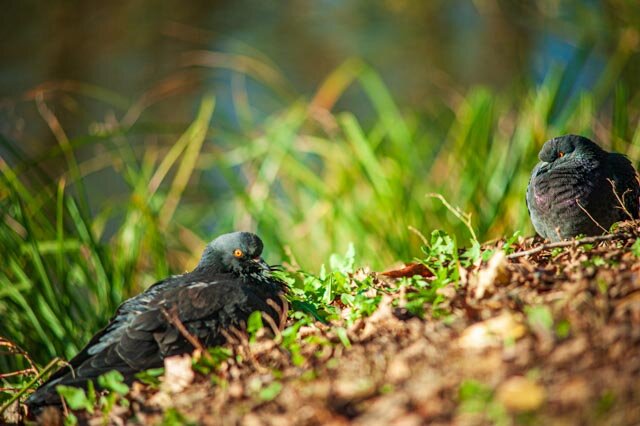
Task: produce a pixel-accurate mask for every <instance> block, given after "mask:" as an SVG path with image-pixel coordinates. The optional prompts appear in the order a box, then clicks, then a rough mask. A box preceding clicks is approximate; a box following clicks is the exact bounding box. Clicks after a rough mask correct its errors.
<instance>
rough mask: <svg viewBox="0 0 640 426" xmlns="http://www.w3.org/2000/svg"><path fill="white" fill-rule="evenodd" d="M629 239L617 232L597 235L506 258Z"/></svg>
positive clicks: (521, 252) (540, 247)
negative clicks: (559, 248)
mask: <svg viewBox="0 0 640 426" xmlns="http://www.w3.org/2000/svg"><path fill="white" fill-rule="evenodd" d="M629 238H634V236H633V235H631V234H628V233H625V232H619V233H616V234H608V235H598V236H595V237H587V238H582V239H580V240H569V241H558V242H555V243H547V244H541V245H539V246H538V247H535V248H532V249H530V250H524V251H519V252H516V253H511V254H510V255H508V256H507V259H515V258H518V257H523V256H530V255H532V254H536V253H540V252H541V251H543V250H548V249H553V248H558V247H578V246H581V245H584V244H593V243H599V242H602V241H611V240H628V239H629Z"/></svg>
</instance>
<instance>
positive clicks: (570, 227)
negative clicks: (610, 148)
mask: <svg viewBox="0 0 640 426" xmlns="http://www.w3.org/2000/svg"><path fill="white" fill-rule="evenodd" d="M538 157H539V158H540V162H539V163H538V164H537V165H536V166H535V168H534V169H533V172H532V173H531V179H530V180H529V186H528V188H527V197H526V200H527V208H528V209H529V216H530V217H531V222H532V223H533V227H534V228H535V230H536V232H537V233H538V234H539V235H540V236H541V237H543V238H546V239H548V240H551V241H560V240H564V239H567V238H572V237H575V236H576V235H579V234H584V235H600V234H602V233H604V232H605V231H608V230H609V228H610V227H611V225H612V224H614V223H615V222H619V221H622V220H629V219H637V218H638V215H639V212H638V203H639V201H638V198H639V197H640V187H639V185H638V179H637V178H636V171H635V169H634V168H633V165H632V164H631V162H630V161H629V159H628V158H627V157H625V156H624V155H622V154H618V153H610V152H606V151H604V150H603V149H602V148H600V147H599V146H598V145H596V144H595V143H594V142H593V141H591V140H589V139H587V138H585V137H583V136H577V135H566V136H560V137H557V138H553V139H551V140H549V141H547V142H546V143H545V144H544V146H543V147H542V149H541V150H540V153H539V155H538Z"/></svg>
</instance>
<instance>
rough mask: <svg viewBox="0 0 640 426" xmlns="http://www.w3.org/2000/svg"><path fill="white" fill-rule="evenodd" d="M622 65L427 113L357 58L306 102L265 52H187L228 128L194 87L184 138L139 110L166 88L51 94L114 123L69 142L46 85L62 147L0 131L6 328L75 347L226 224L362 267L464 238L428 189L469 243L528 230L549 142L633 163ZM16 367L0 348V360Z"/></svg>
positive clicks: (40, 348) (0, 289)
mask: <svg viewBox="0 0 640 426" xmlns="http://www.w3.org/2000/svg"><path fill="white" fill-rule="evenodd" d="M623 53H624V52H623ZM212 55H213V56H212ZM621 55H622V54H621ZM223 59H224V60H223ZM623 59H624V57H616V61H617V62H616V64H617V65H616V66H615V67H613V66H612V67H609V68H607V69H606V71H605V72H604V73H603V74H602V76H601V78H600V80H599V81H598V83H597V85H596V87H597V91H594V92H585V91H582V92H577V93H576V95H574V96H572V97H571V98H569V99H564V98H563V97H564V96H566V94H567V93H572V92H573V88H572V87H571V85H572V79H571V75H567V74H566V73H565V72H563V70H561V69H558V70H557V71H556V72H554V73H551V74H550V75H549V76H548V78H547V79H546V80H545V81H544V82H543V83H542V84H540V85H533V84H531V85H529V86H528V87H519V88H515V89H512V90H509V91H507V92H506V93H496V92H493V91H491V90H489V89H487V88H483V87H473V88H471V89H469V90H468V91H467V92H466V93H464V94H459V93H456V94H452V96H451V99H452V101H450V102H441V103H439V104H438V105H437V108H432V109H430V110H429V111H430V112H429V113H427V112H416V111H405V110H403V108H401V107H400V106H399V105H397V104H396V103H395V102H394V99H393V96H392V94H391V93H390V91H389V89H388V87H387V86H386V85H385V83H384V81H383V79H382V78H381V77H380V75H378V74H377V73H376V72H375V70H373V69H371V68H370V67H368V66H367V65H366V64H363V63H361V62H359V61H357V60H350V61H348V62H346V63H345V64H343V65H342V66H341V67H339V68H338V69H336V70H335V71H334V72H333V73H332V74H331V75H329V76H328V77H327V79H326V80H325V81H324V82H322V84H320V85H319V88H318V90H317V92H316V93H314V94H313V96H311V97H310V98H306V97H304V96H298V95H296V94H295V93H293V92H292V90H291V89H290V88H289V87H288V86H287V83H286V81H285V79H284V78H283V77H282V76H281V75H280V74H279V73H278V72H277V70H275V68H274V67H272V66H271V65H270V64H268V62H266V61H260V60H257V59H253V58H246V57H243V56H240V55H238V56H233V55H226V56H224V58H221V57H219V56H215V55H214V54H212V53H210V52H194V53H193V54H192V55H191V56H189V57H188V61H187V62H188V63H189V64H190V66H191V67H194V68H204V69H211V72H215V70H216V69H218V68H220V67H225V68H231V69H232V70H233V71H232V76H233V78H232V81H231V89H230V90H231V92H232V105H233V108H234V114H235V115H236V117H237V121H238V126H236V127H235V128H229V127H228V126H224V125H223V124H221V123H219V122H217V121H216V115H215V113H214V111H215V104H216V103H215V98H214V95H211V94H204V95H202V99H201V102H200V106H199V108H198V111H197V112H196V113H195V114H194V118H193V121H192V122H191V123H190V124H185V125H184V126H182V133H175V132H174V129H173V128H172V127H173V126H163V125H160V124H159V123H154V122H153V114H151V113H149V112H147V111H146V109H147V108H149V107H150V106H151V105H152V104H154V103H155V104H162V103H163V102H170V100H169V99H167V96H168V94H169V92H170V90H164V88H163V86H161V85H159V86H158V87H156V88H154V89H152V90H151V91H150V92H149V93H148V94H147V95H145V97H143V99H141V100H139V101H138V102H135V103H133V104H132V105H130V106H127V105H123V104H125V102H124V101H123V100H122V98H121V97H118V96H117V95H113V94H109V93H108V92H106V91H104V90H97V89H95V88H90V90H89V89H88V88H86V87H84V88H83V87H80V88H78V87H73V88H69V87H63V88H58V90H59V91H62V92H65V93H66V94H67V95H71V94H73V96H76V97H82V96H86V97H94V98H95V99H97V100H98V101H100V102H104V103H109V106H110V108H113V109H114V110H115V111H117V113H116V116H119V117H120V120H119V121H118V120H117V119H116V120H115V122H111V123H106V122H103V123H102V125H101V126H97V127H96V126H95V125H94V126H93V127H92V129H93V130H92V131H91V132H88V134H86V135H80V136H78V137H72V138H69V137H68V136H67V135H66V133H65V131H64V129H63V128H62V125H61V124H60V122H59V121H58V118H57V117H56V115H55V114H54V112H53V110H52V109H51V108H50V107H49V105H48V102H49V99H50V97H47V96H40V97H38V98H37V99H36V103H37V105H38V110H39V112H40V115H41V116H42V117H43V119H44V121H45V122H46V124H47V125H48V127H49V128H50V129H51V130H52V133H53V134H54V136H55V140H56V142H57V146H56V147H55V148H52V149H51V150H50V151H49V152H48V153H47V155H46V156H45V157H43V158H40V159H36V160H33V159H29V158H27V157H26V156H24V155H23V154H22V153H21V151H20V150H19V149H18V148H17V146H18V144H17V143H16V141H13V140H8V139H7V138H5V137H3V139H2V147H3V148H4V150H5V151H6V152H8V153H9V156H8V157H7V158H6V159H3V160H1V161H0V172H1V176H2V177H1V182H2V184H1V185H2V186H1V187H0V199H1V204H0V209H1V211H0V214H2V216H3V220H2V221H1V222H0V244H1V247H2V252H3V255H4V256H3V266H2V267H1V268H0V335H3V336H4V337H7V338H9V339H10V340H12V341H14V342H16V343H17V344H19V345H20V346H22V347H23V348H24V349H26V350H27V351H28V352H29V353H31V354H32V355H33V357H34V358H35V360H36V361H38V362H40V363H45V362H47V361H48V360H50V359H51V358H52V357H54V356H64V357H67V358H68V357H71V356H72V355H73V354H74V353H75V352H76V351H77V350H78V349H79V348H80V347H81V346H82V344H83V343H85V342H86V341H87V340H88V338H89V337H90V335H92V334H93V333H94V332H95V331H96V330H98V329H99V328H100V327H101V326H103V325H104V324H105V323H106V321H107V319H108V317H109V316H110V315H111V314H112V313H113V311H114V309H115V308H116V306H117V305H118V304H119V303H120V302H121V301H122V300H123V299H124V298H126V297H129V296H131V295H132V294H135V293H136V292H138V291H140V290H142V289H143V288H145V287H146V286H148V285H149V284H151V283H152V282H153V281H154V280H155V279H159V278H162V277H164V276H166V275H167V274H169V273H170V272H182V271H184V270H186V269H188V268H189V267H191V266H193V265H194V264H195V262H196V261H197V258H198V256H199V254H200V251H201V249H202V248H203V246H204V244H206V242H207V241H208V240H210V239H211V238H212V237H214V236H215V235H217V234H219V233H222V232H227V231H230V230H233V229H254V230H257V232H258V233H259V234H260V235H261V236H262V237H263V239H264V240H265V243H266V249H267V253H266V254H267V258H268V259H269V260H271V261H272V262H275V261H282V260H284V261H287V262H290V263H293V264H294V265H296V266H300V267H302V268H305V269H307V270H316V269H317V268H318V267H319V265H320V264H322V263H323V262H325V261H326V260H327V259H328V258H329V255H330V254H331V253H333V252H343V251H344V250H345V249H346V247H347V245H348V243H349V242H353V243H354V245H355V248H356V252H357V253H358V258H359V259H360V263H361V264H363V265H366V264H369V265H371V266H372V267H373V268H376V269H380V268H385V267H386V266H388V265H390V264H391V263H393V262H396V261H399V260H411V259H412V257H414V256H417V255H418V254H419V250H418V249H419V245H420V239H419V238H418V237H417V236H415V235H414V234H413V233H412V232H411V231H410V230H409V227H414V228H416V229H418V230H419V231H422V232H423V233H425V234H426V233H429V232H430V231H431V230H433V229H436V228H443V229H445V230H447V231H448V232H450V233H452V234H454V235H456V236H457V237H458V239H459V242H460V243H461V245H464V244H465V242H468V241H469V239H470V234H469V232H468V230H467V229H466V227H465V225H464V224H463V223H462V222H460V221H459V220H458V219H456V218H455V216H453V215H452V214H451V212H450V211H449V210H447V208H446V207H445V206H443V204H442V203H441V201H439V200H437V199H434V198H431V197H428V196H427V194H428V193H433V192H436V193H440V194H443V195H444V196H445V197H446V198H447V200H448V201H449V202H450V203H451V204H452V205H454V206H457V207H459V208H461V209H462V210H463V211H466V212H468V213H470V214H471V215H472V225H473V227H474V229H476V230H477V233H478V236H479V238H480V239H488V238H494V237H499V236H501V235H505V234H512V233H513V232H515V231H522V232H523V233H525V234H527V233H531V232H532V230H531V227H530V225H529V222H528V216H527V211H526V207H525V203H524V192H525V188H526V185H527V181H528V178H529V173H530V170H531V169H532V167H533V165H534V164H535V163H536V161H537V158H536V157H537V151H538V150H539V148H540V146H541V145H542V143H543V142H544V141H545V140H546V139H548V138H550V137H552V136H555V135H559V134H562V133H567V132H573V133H581V134H585V135H588V136H595V137H596V139H598V140H599V141H600V142H601V143H602V144H604V145H609V146H610V145H611V144H614V145H615V147H616V149H618V150H619V151H623V152H628V153H629V154H630V155H631V156H632V159H633V160H634V161H636V160H638V158H639V157H640V152H639V150H638V146H640V145H638V144H639V143H640V127H634V125H633V123H634V122H637V113H638V111H637V105H635V106H634V105H633V104H632V103H631V102H630V101H629V95H628V94H627V93H626V92H625V88H624V85H623V84H621V83H620V84H616V81H617V78H618V74H617V73H619V70H620V69H621V68H620V66H619V62H620V61H622V60H623ZM571 72H575V70H571ZM247 81H250V82H251V84H260V85H263V86H265V87H267V88H270V89H272V93H273V94H275V95H274V96H276V97H278V99H280V101H281V102H280V104H279V106H278V107H276V108H275V109H274V110H273V111H271V113H270V115H268V116H266V117H265V118H263V119H256V118H255V117H256V116H257V115H258V114H257V113H256V110H255V108H254V107H253V106H252V99H251V97H250V96H247V91H246V84H247ZM72 89H73V90H72ZM163 90H164V91H163ZM345 93H358V96H360V97H362V98H363V99H365V100H366V105H367V106H368V107H369V108H370V110H371V111H372V112H371V113H370V114H367V115H366V117H359V116H358V115H357V114H354V113H352V112H348V111H340V109H339V107H337V106H336V104H337V103H338V104H339V101H340V98H341V96H343V95H345ZM216 95H217V94H216ZM309 99H310V100H309ZM611 99H613V101H612V102H610V100H611ZM114 100H115V101H114ZM116 101H117V102H116ZM611 105H613V107H611ZM263 112H264V111H263ZM147 115H148V117H147ZM94 124H95V123H94ZM158 140H160V141H163V142H164V143H157V141H158ZM632 142H633V143H632ZM88 147H89V148H91V149H93V151H91V152H92V153H93V154H92V155H88V156H87V155H86V150H87V148H88ZM79 153H83V155H79ZM96 153H99V155H98V154H96ZM80 157H82V159H79V158H80ZM52 158H53V159H56V161H64V162H65V164H66V166H65V167H64V168H63V173H61V174H59V175H56V176H53V177H52V176H50V175H49V172H48V171H46V170H45V168H44V167H43V164H44V163H46V162H47V161H50V160H51V159H52ZM103 173H106V174H105V176H110V179H115V178H118V181H117V182H116V183H112V184H110V185H104V184H103V182H102V178H97V179H96V177H97V176H98V177H99V176H102V175H101V174H103ZM116 184H117V185H116ZM118 185H120V186H121V187H122V189H121V190H118V191H117V192H116V193H115V194H112V195H109V196H106V195H105V193H108V192H109V188H111V187H113V186H118ZM98 199H99V200H101V201H99V202H98V201H96V200H98ZM22 365H23V364H21V362H20V360H19V359H17V358H16V357H6V356H0V370H1V371H7V370H10V369H14V368H18V367H21V366H22Z"/></svg>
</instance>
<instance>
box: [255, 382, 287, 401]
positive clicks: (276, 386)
mask: <svg viewBox="0 0 640 426" xmlns="http://www.w3.org/2000/svg"><path fill="white" fill-rule="evenodd" d="M281 390H282V383H280V382H273V383H271V384H270V385H268V386H265V387H264V388H262V389H260V392H259V393H258V397H259V398H260V399H261V400H263V401H273V400H274V399H275V398H276V397H277V396H278V395H279V394H280V391H281Z"/></svg>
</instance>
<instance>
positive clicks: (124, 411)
mask: <svg viewBox="0 0 640 426" xmlns="http://www.w3.org/2000/svg"><path fill="white" fill-rule="evenodd" d="M621 231H622V232H625V233H627V235H626V236H624V237H621V238H620V239H617V238H616V239H611V240H609V241H604V242H597V243H594V244H590V245H581V246H580V245H574V246H569V247H561V248H547V249H542V250H540V251H539V252H537V253H534V254H531V255H529V256H518V254H515V255H512V257H507V256H506V255H504V254H502V253H503V252H499V254H497V255H494V256H493V257H492V258H491V259H490V260H489V261H488V262H482V263H481V264H475V265H473V266H470V267H468V268H462V267H460V277H461V278H460V282H459V284H458V286H457V288H456V287H455V286H453V285H451V286H448V287H446V288H443V289H441V290H440V293H441V294H442V296H443V297H444V298H445V301H444V302H442V304H441V306H440V307H441V308H442V310H441V311H445V312H450V314H449V315H439V316H438V317H433V315H432V314H430V313H429V310H427V313H426V315H425V316H424V317H423V318H420V317H417V316H413V315H411V314H409V313H408V312H407V310H406V309H404V308H403V306H402V304H403V302H402V300H396V301H395V302H394V300H395V299H402V297H403V294H402V292H387V291H386V289H387V288H389V287H390V286H391V285H392V281H393V279H392V278H389V277H388V276H385V275H382V274H375V277H374V283H375V287H374V290H372V291H373V292H374V293H377V294H379V295H382V301H381V302H380V305H379V307H378V309H377V310H376V311H375V312H374V313H373V314H372V315H371V316H369V317H367V318H365V319H361V320H357V321H356V322H355V324H353V325H351V326H350V327H348V328H347V329H346V337H348V342H346V344H345V343H344V342H345V339H344V337H345V336H344V335H342V336H341V335H340V333H339V332H337V327H336V326H335V324H332V325H331V326H327V325H323V324H321V323H319V322H318V323H315V324H313V325H310V326H304V327H303V328H302V329H301V330H300V331H299V333H298V336H297V337H298V341H299V344H300V347H299V349H300V353H299V355H298V357H297V358H296V357H293V356H292V355H291V352H289V351H288V350H286V349H284V348H283V346H282V345H279V344H278V342H279V338H277V339H276V341H274V340H273V339H271V338H268V337H263V338H259V339H258V340H257V342H255V343H252V344H251V345H246V344H245V345H244V346H239V347H236V348H235V351H236V353H237V354H242V355H243V356H242V358H243V359H244V361H240V362H238V361H237V360H235V359H233V360H228V361H224V362H223V363H222V364H221V365H220V366H219V367H218V370H217V372H215V373H213V374H211V375H209V376H205V375H200V374H195V375H193V374H191V373H190V371H191V370H190V368H188V366H189V363H186V365H187V368H182V369H181V368H180V366H179V363H176V364H175V365H174V366H173V367H175V368H172V366H168V367H167V369H168V370H169V369H170V368H171V369H173V370H175V373H172V375H170V374H169V372H167V375H168V376H169V378H166V379H165V383H164V384H162V385H161V386H159V388H158V389H155V390H152V389H149V388H147V387H145V386H142V385H139V384H136V385H135V386H134V387H133V388H132V391H131V393H130V394H129V396H128V399H129V400H130V402H131V404H130V406H129V408H118V407H116V408H114V409H113V410H112V411H111V413H110V415H109V416H108V422H110V423H113V424H122V423H138V424H153V423H160V422H164V424H183V423H186V422H192V423H195V424H212V425H213V424H216V425H217V424H220V425H235V424H242V425H340V424H347V423H353V424H361V425H378V424H379V425H406V426H410V425H420V424H434V425H440V424H442V425H444V424H458V425H467V424H468V425H476V424H558V425H574V424H580V425H582V424H603V425H604V424H606V425H632V424H640V380H639V379H640V258H639V257H638V255H637V253H640V250H638V247H640V245H634V242H635V240H636V237H637V236H638V235H640V229H639V228H638V227H637V224H636V225H633V224H629V225H626V226H625V227H622V228H621ZM500 244H502V242H497V243H495V245H500ZM540 244H541V242H540V241H537V240H536V241H534V240H533V239H527V240H523V241H521V242H520V243H518V244H517V246H516V247H515V251H516V252H518V251H522V250H527V249H531V248H532V247H539V246H540ZM516 256H518V257H516ZM361 273H362V272H361ZM426 279H427V280H429V278H428V277H427V278H426ZM341 342H342V343H341ZM183 364H184V363H183ZM169 385H171V386H169ZM79 417H80V418H81V419H82V416H81V415H79ZM92 417H93V418H92V419H89V420H88V421H89V422H90V423H92V424H101V423H102V422H103V421H104V420H105V418H104V417H103V416H99V415H94V416H92ZM48 421H50V422H53V418H50V419H49V420H48Z"/></svg>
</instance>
